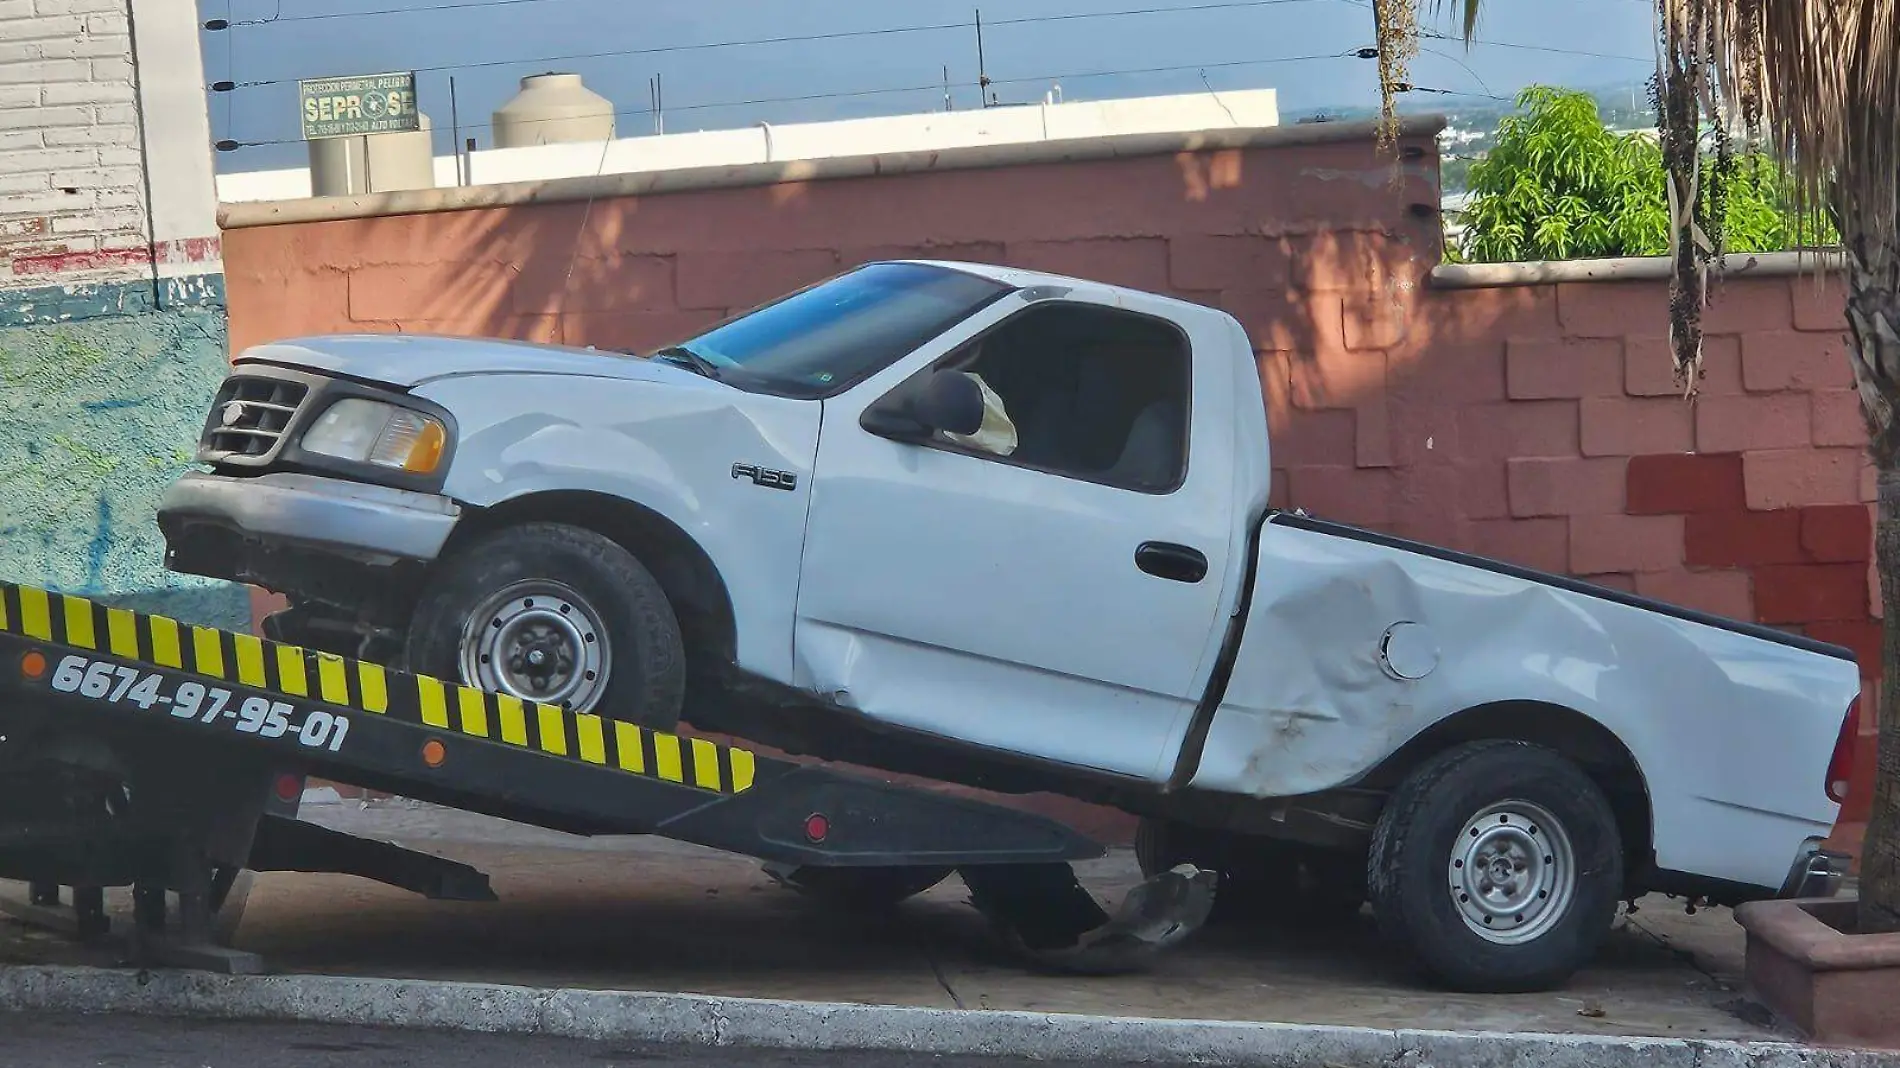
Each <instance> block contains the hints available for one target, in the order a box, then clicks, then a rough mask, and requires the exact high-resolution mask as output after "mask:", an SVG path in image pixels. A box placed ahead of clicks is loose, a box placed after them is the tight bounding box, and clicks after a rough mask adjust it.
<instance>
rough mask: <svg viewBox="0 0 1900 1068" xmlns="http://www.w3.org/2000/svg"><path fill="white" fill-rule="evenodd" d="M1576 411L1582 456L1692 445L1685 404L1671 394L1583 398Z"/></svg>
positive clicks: (1660, 450) (1671, 449)
mask: <svg viewBox="0 0 1900 1068" xmlns="http://www.w3.org/2000/svg"><path fill="white" fill-rule="evenodd" d="M1577 412H1578V419H1579V420H1580V447H1581V448H1582V450H1583V454H1584V455H1585V456H1644V455H1649V454H1652V453H1682V452H1688V451H1689V450H1691V449H1692V448H1694V447H1695V430H1694V418H1693V416H1692V414H1691V412H1690V408H1689V405H1688V403H1687V402H1685V401H1682V400H1679V399H1677V398H1675V397H1585V398H1584V399H1583V400H1582V401H1580V402H1578V409H1577Z"/></svg>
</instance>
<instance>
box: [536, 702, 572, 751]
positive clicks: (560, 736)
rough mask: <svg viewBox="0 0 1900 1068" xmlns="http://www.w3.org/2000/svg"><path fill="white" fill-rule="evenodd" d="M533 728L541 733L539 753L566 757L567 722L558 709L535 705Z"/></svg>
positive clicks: (551, 706) (550, 706)
mask: <svg viewBox="0 0 1900 1068" xmlns="http://www.w3.org/2000/svg"><path fill="white" fill-rule="evenodd" d="M534 711H535V718H536V720H537V721H538V722H536V724H535V727H536V728H537V729H539V731H540V732H541V751H542V752H544V753H553V754H554V755H555V756H566V755H567V722H566V717H565V716H564V714H563V713H562V712H561V710H560V709H559V708H556V707H555V706H553V705H535V706H534Z"/></svg>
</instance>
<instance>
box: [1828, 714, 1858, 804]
mask: <svg viewBox="0 0 1900 1068" xmlns="http://www.w3.org/2000/svg"><path fill="white" fill-rule="evenodd" d="M1859 737H1860V698H1858V697H1856V698H1855V699H1854V703H1853V704H1851V705H1848V706H1847V714H1846V715H1845V716H1842V717H1841V733H1840V735H1839V736H1838V737H1836V738H1835V739H1834V756H1833V758H1832V759H1830V760H1829V761H1828V762H1827V796H1828V799H1829V800H1831V801H1833V802H1834V803H1835V804H1837V805H1841V804H1846V803H1847V788H1848V785H1849V780H1851V779H1852V778H1853V776H1854V744H1855V742H1856V741H1857V740H1858V739H1859Z"/></svg>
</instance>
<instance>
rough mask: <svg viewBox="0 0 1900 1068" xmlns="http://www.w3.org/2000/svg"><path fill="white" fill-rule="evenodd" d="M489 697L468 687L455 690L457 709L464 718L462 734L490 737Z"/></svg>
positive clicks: (459, 687)
mask: <svg viewBox="0 0 1900 1068" xmlns="http://www.w3.org/2000/svg"><path fill="white" fill-rule="evenodd" d="M486 697H487V695H486V694H484V693H483V692H482V691H480V690H471V689H469V688H468V687H466V686H458V687H456V688H455V709H456V712H457V713H459V714H460V715H461V717H462V733H463V734H472V735H474V736H475V737H477V738H486V737H488V705H487V702H486V700H485V699H486Z"/></svg>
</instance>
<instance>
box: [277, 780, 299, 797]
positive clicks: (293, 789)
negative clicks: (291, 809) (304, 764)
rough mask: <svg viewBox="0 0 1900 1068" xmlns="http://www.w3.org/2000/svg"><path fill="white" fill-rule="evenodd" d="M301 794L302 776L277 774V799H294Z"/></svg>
mask: <svg viewBox="0 0 1900 1068" xmlns="http://www.w3.org/2000/svg"><path fill="white" fill-rule="evenodd" d="M302 796H303V776H301V775H279V776H277V800H279V801H295V800H297V799H298V798H300V797H302Z"/></svg>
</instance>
